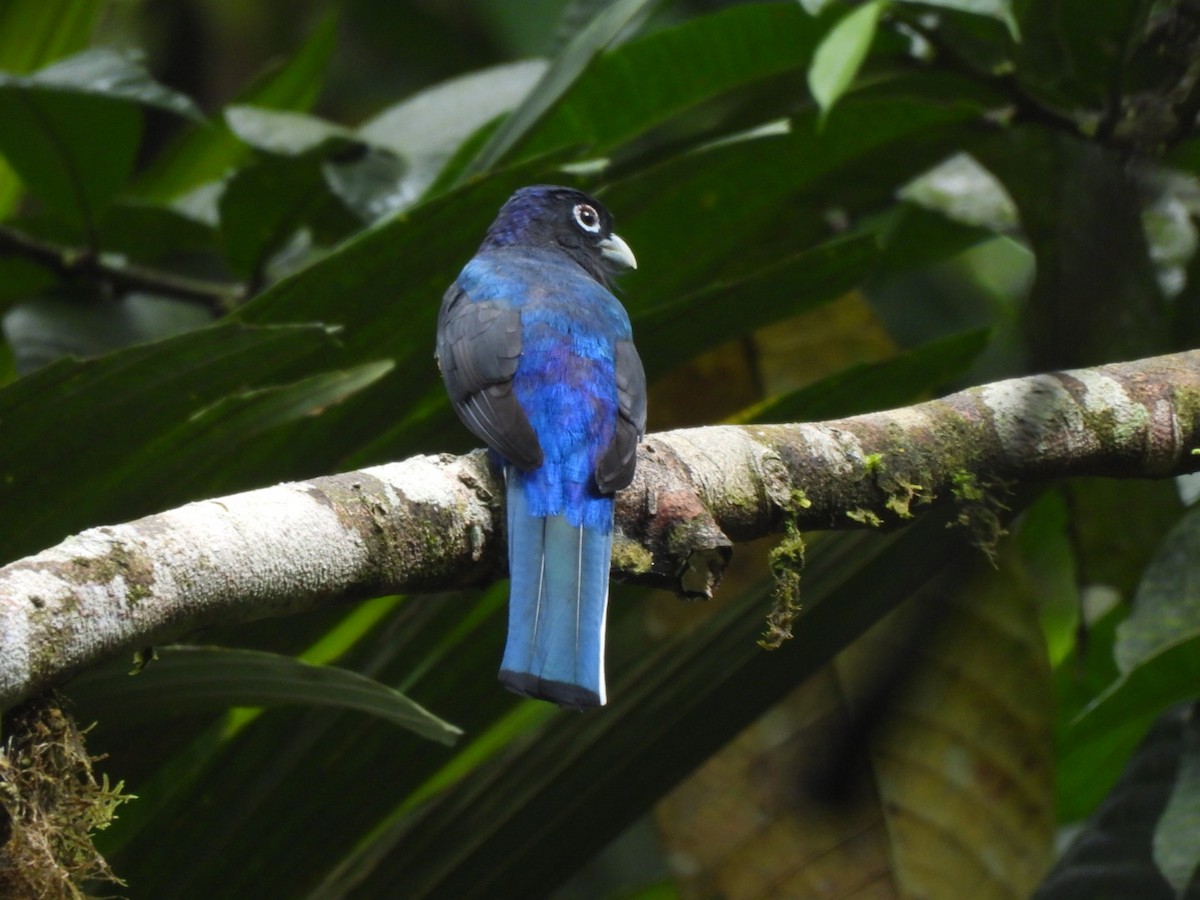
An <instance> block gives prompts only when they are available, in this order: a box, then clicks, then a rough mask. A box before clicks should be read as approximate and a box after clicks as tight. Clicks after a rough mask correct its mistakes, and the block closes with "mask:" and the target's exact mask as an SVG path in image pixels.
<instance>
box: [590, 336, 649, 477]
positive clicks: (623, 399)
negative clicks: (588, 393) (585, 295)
mask: <svg viewBox="0 0 1200 900" xmlns="http://www.w3.org/2000/svg"><path fill="white" fill-rule="evenodd" d="M616 375H617V430H616V433H614V434H613V439H612V442H611V443H610V444H609V445H608V446H607V447H606V448H605V449H604V453H603V454H601V456H600V459H599V460H598V461H597V462H596V487H598V488H599V489H600V492H601V493H604V494H611V493H612V492H613V491H619V490H620V489H621V488H623V487H628V486H629V483H630V482H631V481H633V470H634V466H635V465H636V464H637V445H638V441H640V440H641V439H642V435H644V434H645V433H646V371H645V369H643V368H642V360H641V357H639V356H638V353H637V350H636V349H635V348H634V346H633V342H632V341H617V345H616Z"/></svg>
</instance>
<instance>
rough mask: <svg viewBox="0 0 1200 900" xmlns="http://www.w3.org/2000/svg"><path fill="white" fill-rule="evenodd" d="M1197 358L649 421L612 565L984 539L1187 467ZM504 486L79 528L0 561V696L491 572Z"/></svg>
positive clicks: (285, 493)
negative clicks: (848, 407)
mask: <svg viewBox="0 0 1200 900" xmlns="http://www.w3.org/2000/svg"><path fill="white" fill-rule="evenodd" d="M1198 447H1200V351H1190V352H1186V353H1179V354H1174V355H1170V356H1162V357H1156V358H1152V359H1146V360H1140V361H1137V362H1129V363H1118V364H1113V365H1108V366H1101V367H1097V368H1093V369H1083V370H1077V371H1069V372H1059V373H1054V374H1049V375H1037V376H1031V377H1026V378H1016V379H1011V380H1008V381H1001V382H996V383H994V384H989V385H984V386H982V387H976V388H970V389H968V390H965V391H961V392H959V393H957V394H953V395H951V396H948V397H945V398H943V399H940V400H933V401H929V402H927V403H921V404H918V405H915V406H910V407H905V408H903V409H896V410H892V411H888V412H878V413H871V414H868V415H862V416H854V417H852V418H846V419H839V420H834V421H829V422H820V423H811V424H792V425H748V426H714V427H707V428H693V429H686V430H680V431H672V432H664V433H660V434H655V435H651V436H650V437H648V438H647V439H646V440H645V442H644V443H643V445H642V447H641V450H640V454H639V460H638V470H637V476H636V478H635V479H634V482H633V484H632V485H631V486H630V487H629V488H628V489H626V490H625V491H622V492H621V493H620V495H619V497H618V503H617V540H616V542H615V548H614V554H613V574H614V576H615V577H618V578H623V579H628V580H633V581H637V582H640V583H644V584H650V585H654V586H657V587H663V588H668V589H671V590H675V591H677V592H679V593H681V594H683V595H685V596H692V597H707V596H710V595H711V593H712V591H713V590H714V589H715V587H716V586H717V584H718V583H719V581H720V578H721V573H722V572H723V570H724V568H725V565H726V564H727V562H728V560H729V557H730V555H731V553H732V548H733V544H734V543H737V542H743V541H748V540H751V539H754V538H759V537H762V536H765V535H768V534H771V533H776V532H779V531H781V530H782V529H783V528H784V527H785V524H787V523H791V524H793V525H795V526H796V527H798V528H800V529H808V530H816V529H838V528H861V527H877V528H890V527H896V526H898V525H902V524H904V523H905V522H906V521H908V520H911V519H912V518H913V517H915V516H916V515H918V514H919V513H920V512H922V511H923V510H925V509H930V508H933V507H934V506H937V505H944V504H958V505H959V506H960V507H961V513H960V517H959V518H960V521H962V523H963V524H964V525H965V526H966V527H969V528H972V529H973V530H974V531H975V532H976V537H977V539H978V540H979V541H980V542H981V543H985V544H986V543H988V542H989V541H993V540H995V539H996V538H997V536H998V534H999V531H998V525H996V524H995V523H996V522H997V521H998V520H997V519H996V516H995V510H996V509H997V507H998V506H1000V505H1002V504H1003V501H1004V498H1005V496H1006V494H1007V491H1008V489H1009V486H1011V485H1013V484H1016V483H1032V482H1038V481H1044V480H1047V479H1053V478H1061V477H1067V476H1079V475H1105V476H1112V477H1119V478H1158V477H1166V476H1172V475H1181V474H1184V473H1188V472H1193V471H1196V470H1200V455H1198V453H1200V450H1198V449H1197V448H1198ZM503 495H504V492H503V485H502V483H501V480H500V476H499V474H498V472H497V471H496V470H495V469H494V468H493V467H492V466H491V465H490V463H489V460H488V457H487V455H486V454H484V453H483V452H481V451H477V452H475V453H472V454H468V455H466V456H461V457H455V456H422V457H415V458H412V459H409V460H406V461H404V462H398V463H393V464H389V465H384V466H378V467H374V468H370V469H365V470H363V471H360V472H350V473H346V474H342V475H333V476H329V477H325V478H316V479H313V480H311V481H305V482H298V483H292V484H281V485H277V486H275V487H269V488H264V489H261V490H256V491H250V492H247V493H242V494H236V495H233V496H229V497H222V498H217V499H212V500H205V501H202V502H198V503H190V504H188V505H186V506H183V507H180V508H178V509H173V510H169V511H167V512H163V513H159V514H156V515H152V516H147V517H146V518H143V519H139V520H137V521H134V522H129V523H126V524H121V525H113V526H104V527H100V528H93V529H89V530H87V531H84V532H81V533H80V534H78V535H75V536H74V537H70V538H68V539H67V540H65V541H63V542H62V543H61V544H59V545H58V546H56V547H53V548H51V549H49V550H46V551H44V552H42V553H38V554H36V555H34V556H30V557H27V558H25V559H22V560H19V561H17V562H14V563H11V564H10V565H8V566H5V567H3V568H2V569H0V641H2V647H0V707H3V708H7V707H9V706H11V705H12V704H14V703H15V702H17V701H19V700H21V699H24V698H25V697H28V696H30V695H31V694H33V693H36V692H37V691H39V690H42V689H44V688H47V687H49V686H52V685H53V684H55V683H57V682H59V681H61V680H63V679H64V678H66V677H67V676H69V675H71V674H73V673H74V672H76V671H78V670H80V669H82V668H85V667H87V666H89V665H91V664H94V663H97V662H99V661H101V660H103V659H106V658H109V657H111V656H113V655H115V654H119V653H123V652H130V651H132V650H135V649H138V648H141V647H146V646H149V645H152V644H154V643H161V642H164V641H166V640H168V639H173V638H176V637H178V636H180V635H182V634H185V633H187V632H189V631H191V630H194V629H196V628H200V627H203V626H206V625H212V624H216V623H232V622H237V621H247V620H251V619H258V618H264V617H269V616H284V615H290V614H293V613H297V612H301V611H303V610H306V609H311V608H313V607H317V606H321V605H324V604H331V603H339V602H348V601H353V600H358V599H362V598H365V597H370V596H376V595H380V594H385V593H410V592H421V591H442V590H449V589H454V588H462V587H468V586H472V585H482V584H486V583H488V582H490V581H492V580H494V579H496V578H498V577H501V576H502V575H503V572H504V568H505V561H504V543H503V520H504V517H503V509H502V505H503Z"/></svg>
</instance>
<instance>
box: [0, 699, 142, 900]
mask: <svg viewBox="0 0 1200 900" xmlns="http://www.w3.org/2000/svg"><path fill="white" fill-rule="evenodd" d="M4 735H5V739H4V742H3V745H0V896H2V897H38V898H46V900H59V898H72V900H73V898H82V897H86V896H87V895H86V894H85V893H84V892H83V889H82V887H81V886H82V885H83V884H84V883H86V882H89V881H107V882H110V883H114V884H122V883H123V882H122V881H121V880H120V879H119V878H117V877H116V876H115V875H114V874H113V872H112V870H111V869H110V868H109V866H108V863H107V862H105V860H104V858H103V857H102V856H100V854H99V853H97V852H96V848H95V846H94V845H93V844H92V834H93V833H94V832H97V831H100V830H102V829H104V828H106V827H108V825H109V823H110V822H111V821H112V819H113V815H114V812H115V811H116V809H117V807H118V806H120V805H121V804H122V803H125V802H126V801H128V800H131V799H133V798H132V796H131V795H128V794H122V793H121V789H122V787H123V785H122V784H117V785H116V787H110V786H109V784H108V779H107V777H104V776H102V777H101V780H100V781H99V782H97V781H96V778H95V776H94V774H93V773H92V763H93V762H95V759H94V758H93V757H91V756H89V755H88V752H87V749H86V748H85V747H84V744H83V735H82V733H81V732H80V731H79V729H78V728H76V727H75V723H74V722H72V721H71V718H70V717H69V716H68V715H67V714H66V713H64V712H63V711H62V709H61V708H60V707H59V705H58V703H57V702H56V699H55V698H54V697H52V696H46V697H42V698H38V699H35V700H31V701H28V702H26V703H24V704H22V705H21V706H18V707H16V708H14V709H12V710H10V711H9V712H8V713H7V714H6V715H5V716H4Z"/></svg>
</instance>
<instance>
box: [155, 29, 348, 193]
mask: <svg viewBox="0 0 1200 900" xmlns="http://www.w3.org/2000/svg"><path fill="white" fill-rule="evenodd" d="M336 39H337V17H336V15H334V14H329V15H327V16H326V17H325V18H324V19H323V20H322V21H321V23H320V24H319V25H318V26H317V27H316V28H315V29H313V32H312V34H310V35H309V37H308V40H307V41H305V43H304V44H303V45H302V46H301V47H300V49H299V50H297V51H296V54H295V55H294V56H293V57H292V58H291V59H289V60H288V61H287V62H285V63H284V64H283V65H281V66H276V67H273V68H272V69H270V70H268V71H267V72H265V73H263V74H262V75H261V76H259V77H258V78H257V79H256V80H255V81H254V82H253V83H251V84H250V85H248V86H247V87H246V88H244V89H243V90H242V91H240V92H239V93H238V94H237V96H236V97H235V98H234V101H233V102H234V103H235V104H248V105H253V106H260V107H265V108H268V109H281V110H295V111H304V110H307V109H309V108H310V107H311V106H312V105H313V103H315V102H316V99H317V95H318V93H319V91H320V87H321V81H322V79H323V78H324V75H325V68H326V66H327V65H328V64H329V59H330V57H331V56H332V54H333V50H334V46H335V43H336ZM247 156H249V151H248V149H247V147H246V145H245V144H243V143H242V142H241V141H239V140H238V139H237V138H236V137H234V135H233V132H231V131H230V130H229V128H228V127H227V126H226V125H225V123H224V122H217V123H209V124H205V125H197V126H194V127H192V128H190V129H188V130H187V131H185V132H184V133H183V135H181V136H180V137H179V138H178V139H177V140H176V141H175V142H174V143H172V145H171V146H170V147H169V148H168V149H167V150H166V151H165V152H164V153H162V154H161V155H160V156H159V157H158V158H156V159H155V160H154V162H153V163H152V164H151V165H150V167H149V168H148V169H147V171H146V172H145V173H143V174H142V175H141V176H140V177H139V178H138V180H137V184H136V190H137V192H138V194H139V195H140V196H143V197H146V198H150V199H156V200H167V199H171V198H175V197H179V196H181V195H182V194H184V193H186V192H188V191H191V190H193V189H195V188H197V187H199V186H200V185H202V184H206V183H208V182H211V181H216V180H217V179H220V178H223V177H224V176H225V175H226V174H227V172H228V170H229V169H231V168H233V167H235V166H236V165H237V164H239V163H240V162H242V161H244V160H245V159H246V158H247Z"/></svg>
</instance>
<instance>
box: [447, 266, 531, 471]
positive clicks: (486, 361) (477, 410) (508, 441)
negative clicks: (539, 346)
mask: <svg viewBox="0 0 1200 900" xmlns="http://www.w3.org/2000/svg"><path fill="white" fill-rule="evenodd" d="M520 356H521V313H520V311H519V310H517V309H514V308H513V307H512V306H509V305H506V304H504V303H503V302H500V301H496V300H485V301H475V300H472V298H471V297H470V295H469V294H468V292H467V290H466V289H465V288H464V287H463V286H462V284H461V283H460V282H455V283H454V284H453V285H451V286H450V289H449V290H448V291H446V295H445V297H443V298H442V307H441V311H440V312H439V313H438V335H437V359H438V365H439V366H440V367H441V370H442V380H443V381H444V382H445V384H446V391H447V393H449V394H450V401H451V403H453V404H454V410H455V412H457V413H458V417H459V418H460V419H462V421H463V424H465V425H466V426H467V427H468V428H469V429H471V431H472V432H473V433H474V434H475V435H476V436H477V437H478V438H480V439H481V440H482V441H484V442H485V443H486V444H487V445H488V446H489V447H491V448H492V449H493V450H495V451H496V452H497V453H499V454H500V455H502V456H503V457H504V458H505V459H507V460H508V461H509V462H510V463H512V464H513V465H515V466H516V467H517V468H519V469H526V470H528V469H533V468H536V467H538V466H540V465H541V464H542V447H541V444H539V443H538V437H537V434H536V433H535V432H534V430H533V426H531V425H530V424H529V418H528V417H527V416H526V415H525V410H524V409H522V408H521V404H520V402H518V400H517V398H516V396H515V395H514V394H513V385H512V379H513V374H514V373H515V372H516V371H517V362H518V360H519V359H520Z"/></svg>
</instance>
